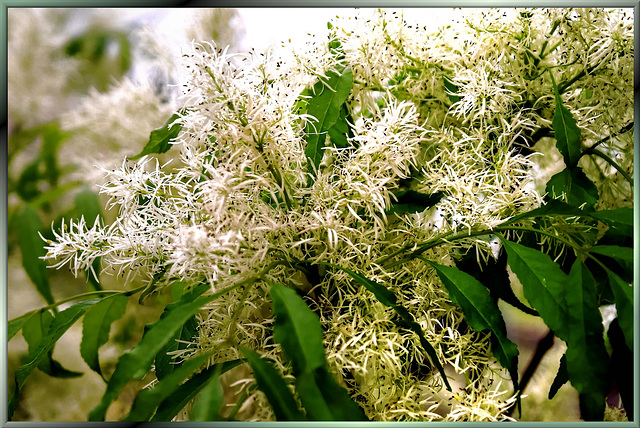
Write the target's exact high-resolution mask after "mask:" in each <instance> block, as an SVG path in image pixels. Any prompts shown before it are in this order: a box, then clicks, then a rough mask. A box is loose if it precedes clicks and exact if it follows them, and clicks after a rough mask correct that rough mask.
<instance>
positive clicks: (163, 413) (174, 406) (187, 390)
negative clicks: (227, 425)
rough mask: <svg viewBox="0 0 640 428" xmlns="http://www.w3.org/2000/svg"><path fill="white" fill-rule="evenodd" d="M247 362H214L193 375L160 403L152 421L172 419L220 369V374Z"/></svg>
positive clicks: (238, 360) (241, 360)
mask: <svg viewBox="0 0 640 428" xmlns="http://www.w3.org/2000/svg"><path fill="white" fill-rule="evenodd" d="M245 362H246V360H245V359H237V360H232V361H226V362H224V363H218V364H214V365H212V366H210V367H209V368H207V369H204V370H202V371H201V372H200V373H198V374H196V375H194V376H192V377H191V379H189V380H188V381H186V382H185V383H183V384H182V385H180V386H179V387H178V388H177V389H176V390H175V391H174V392H173V393H172V394H171V395H169V396H168V397H167V398H165V399H164V400H163V401H162V402H161V403H160V405H159V406H158V410H157V411H156V414H155V415H154V416H153V418H151V421H152V422H160V421H170V420H172V419H173V418H175V417H176V415H177V414H178V412H180V411H181V410H182V409H183V408H184V406H186V405H187V403H188V402H189V401H191V400H192V399H193V397H195V396H196V395H198V393H199V392H200V391H202V389H203V388H205V387H206V386H207V385H208V382H209V381H210V380H211V379H212V377H213V376H214V375H215V374H216V373H217V372H218V370H220V374H223V373H226V372H227V371H229V370H231V369H232V368H234V367H237V366H239V365H240V364H243V363H245Z"/></svg>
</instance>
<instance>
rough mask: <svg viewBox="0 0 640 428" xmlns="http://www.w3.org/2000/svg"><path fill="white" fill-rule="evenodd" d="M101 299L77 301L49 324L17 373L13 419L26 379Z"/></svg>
mask: <svg viewBox="0 0 640 428" xmlns="http://www.w3.org/2000/svg"><path fill="white" fill-rule="evenodd" d="M99 301H100V299H92V300H85V301H84V302H80V303H76V304H75V305H73V306H71V307H69V308H67V309H65V310H64V311H62V312H59V313H58V315H57V316H56V317H55V318H54V320H53V321H52V322H51V325H50V326H49V330H48V331H47V334H46V335H45V336H44V337H43V338H42V340H41V341H40V343H39V345H38V347H37V348H36V349H34V351H33V352H29V357H28V360H29V362H27V363H26V364H24V365H22V366H21V367H20V368H18V370H16V373H15V385H16V387H15V391H14V394H13V396H12V397H11V399H10V400H9V411H8V416H9V419H11V416H12V415H13V412H14V411H15V410H16V407H17V406H18V397H19V394H20V390H21V389H22V387H23V386H24V383H25V381H26V380H27V378H28V377H29V375H30V374H31V372H32V371H33V369H35V368H36V367H37V366H38V364H40V361H42V359H43V358H44V357H45V356H46V355H48V353H49V351H50V350H51V349H53V347H54V345H55V344H56V342H57V341H58V339H60V337H62V335H63V334H64V333H65V332H66V331H67V330H68V329H69V327H71V326H72V325H73V323H75V322H76V321H77V320H78V318H80V317H81V316H82V315H84V313H85V312H86V311H87V310H88V309H89V308H90V307H91V306H93V305H94V304H96V303H98V302H99Z"/></svg>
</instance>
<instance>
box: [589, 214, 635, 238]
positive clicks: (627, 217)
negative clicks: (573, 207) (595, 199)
mask: <svg viewBox="0 0 640 428" xmlns="http://www.w3.org/2000/svg"><path fill="white" fill-rule="evenodd" d="M590 214H591V216H592V217H594V218H596V219H598V220H600V221H602V222H603V223H605V224H606V225H607V226H609V227H611V228H614V229H616V230H617V231H619V232H620V233H622V234H625V235H632V234H633V208H626V207H623V208H617V209H615V210H602V211H594V212H592V213H590Z"/></svg>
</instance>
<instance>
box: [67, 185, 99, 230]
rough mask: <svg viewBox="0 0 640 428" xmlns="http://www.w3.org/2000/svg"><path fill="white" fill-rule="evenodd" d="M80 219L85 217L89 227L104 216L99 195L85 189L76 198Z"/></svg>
mask: <svg viewBox="0 0 640 428" xmlns="http://www.w3.org/2000/svg"><path fill="white" fill-rule="evenodd" d="M74 202H75V206H76V212H77V214H78V217H84V220H85V222H86V223H87V226H88V227H91V226H93V224H94V223H95V222H96V219H97V218H98V216H102V209H101V208H100V199H99V198H98V194H97V193H96V192H94V191H92V190H90V189H84V190H82V191H81V192H79V193H78V194H77V195H76V197H75V200H74Z"/></svg>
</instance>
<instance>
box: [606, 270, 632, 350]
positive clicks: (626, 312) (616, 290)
mask: <svg viewBox="0 0 640 428" xmlns="http://www.w3.org/2000/svg"><path fill="white" fill-rule="evenodd" d="M606 271H607V275H608V276H609V284H611V290H612V291H613V296H614V298H615V299H616V309H617V311H618V323H619V324H620V328H621V329H622V333H623V334H624V340H625V343H626V344H627V346H628V347H629V349H633V287H632V286H631V285H630V284H629V283H627V282H626V281H623V280H622V278H620V277H619V276H618V275H616V274H615V273H613V272H612V271H610V270H609V269H606Z"/></svg>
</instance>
